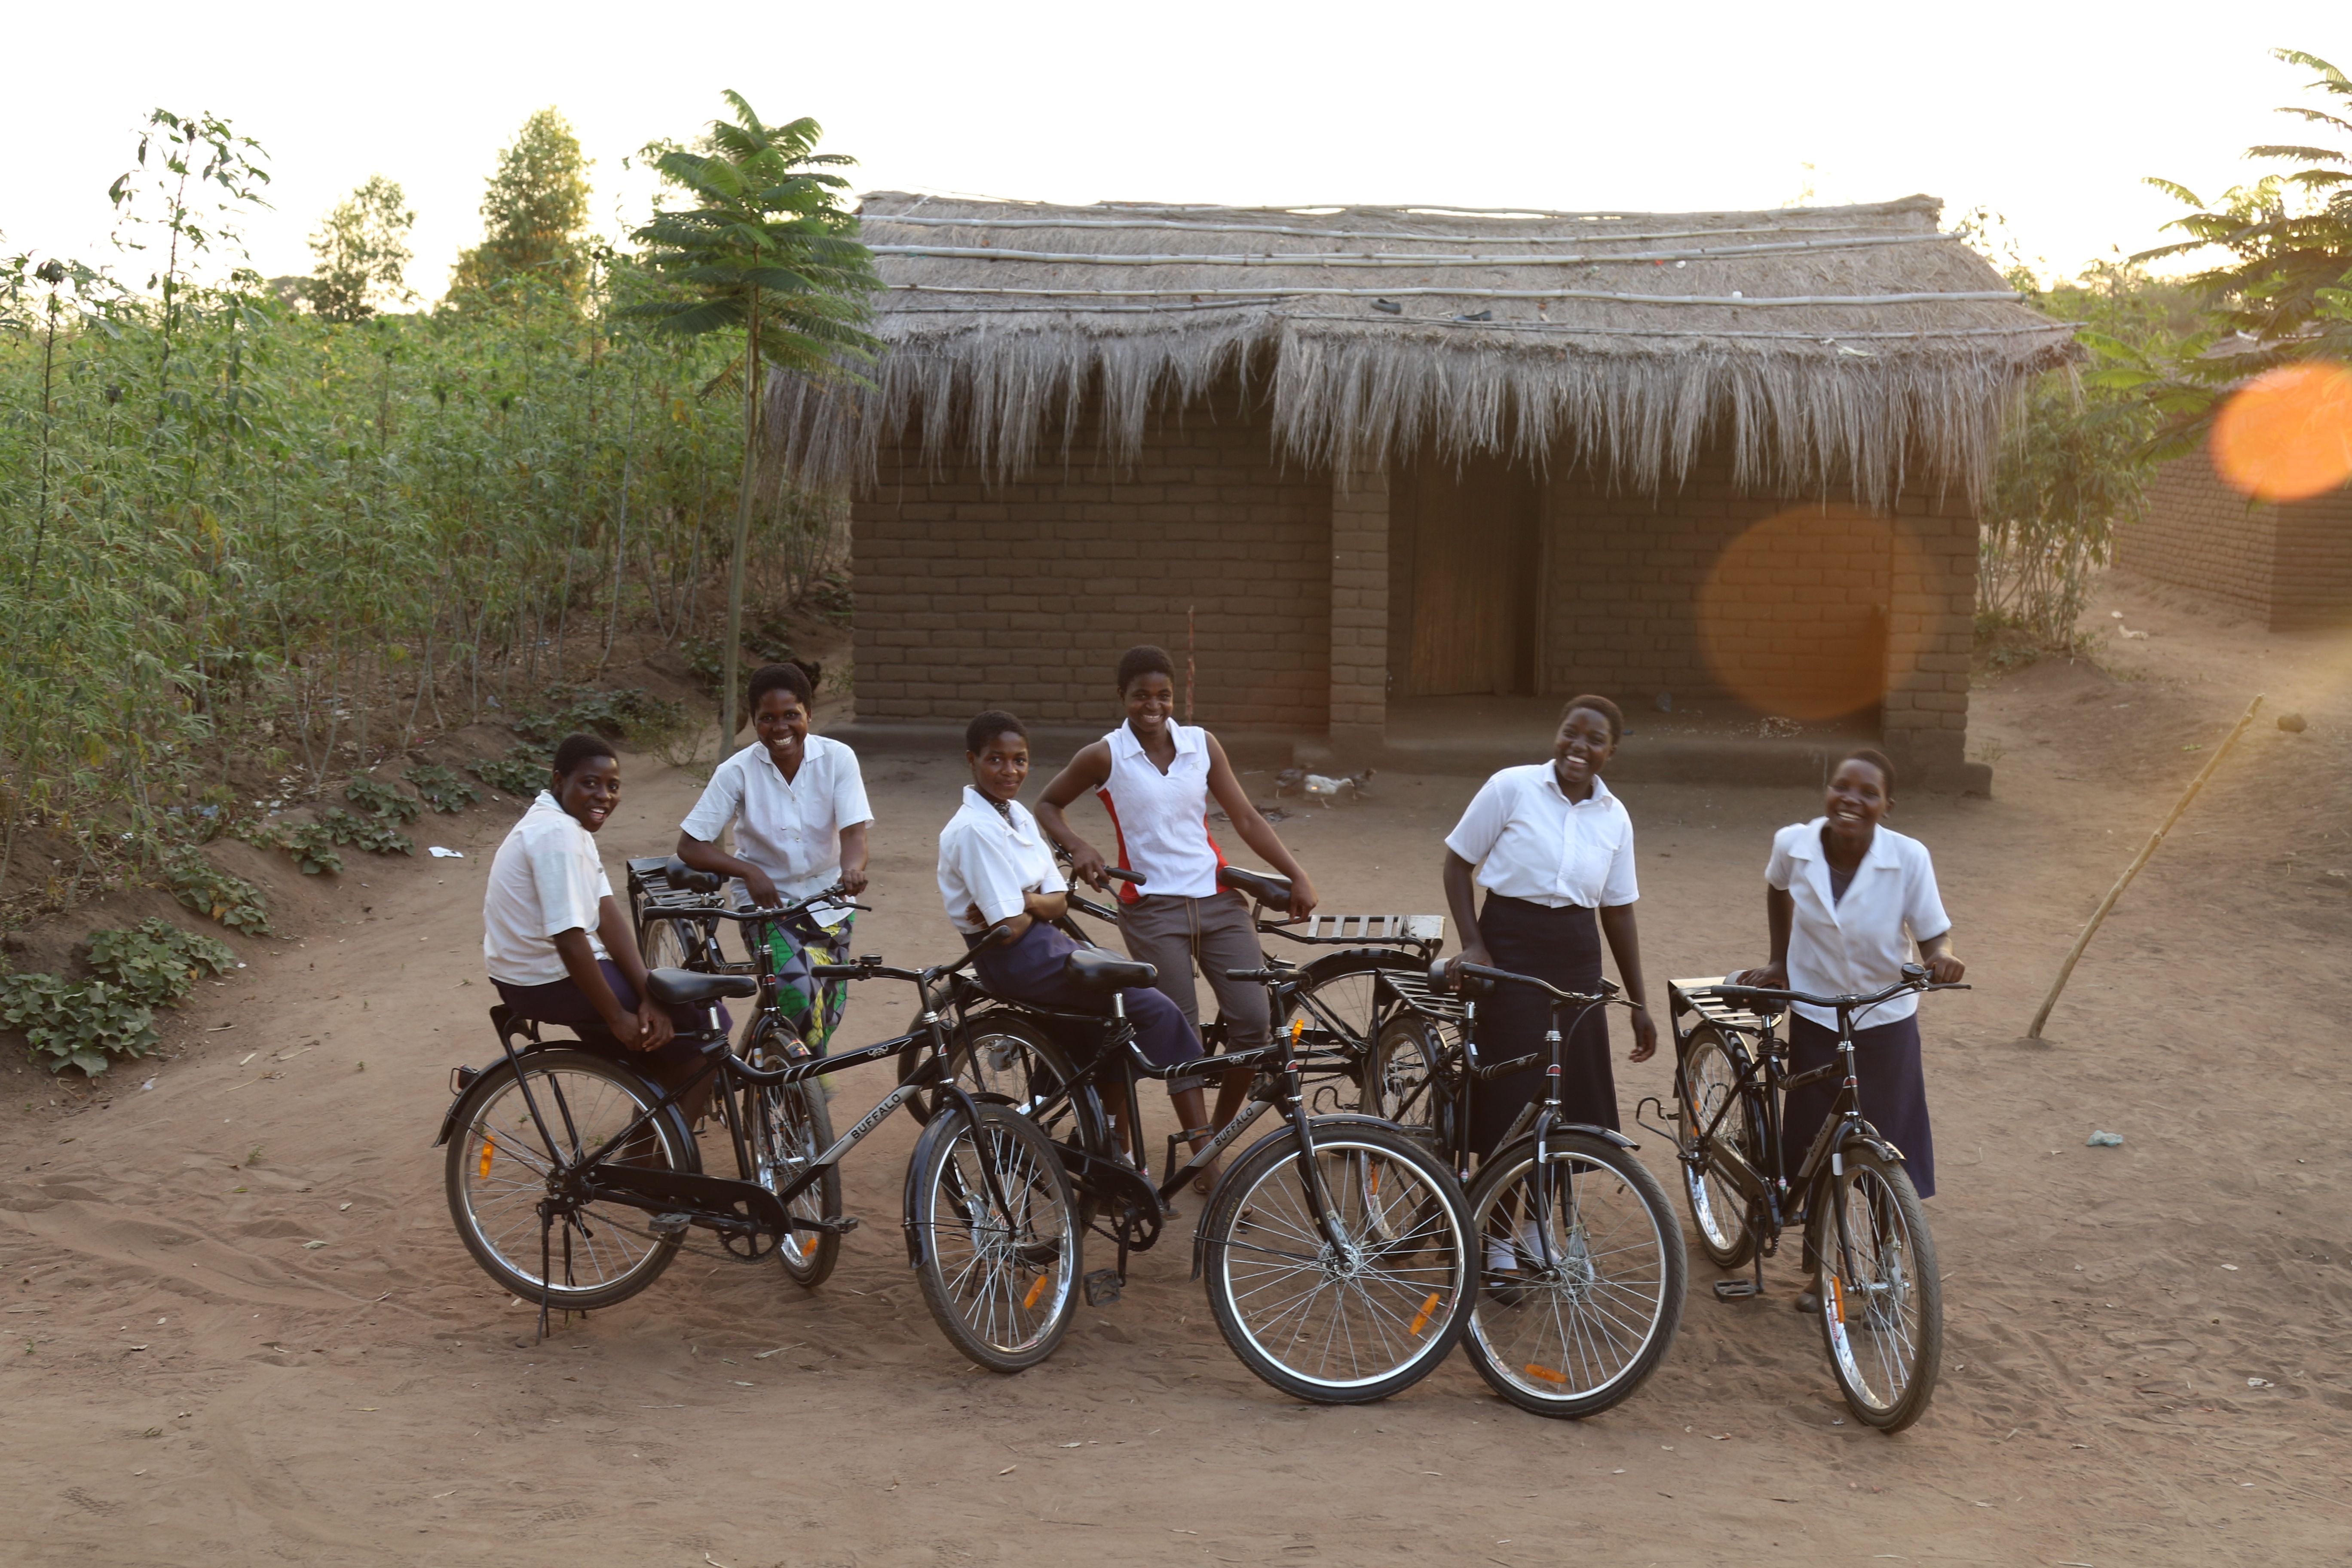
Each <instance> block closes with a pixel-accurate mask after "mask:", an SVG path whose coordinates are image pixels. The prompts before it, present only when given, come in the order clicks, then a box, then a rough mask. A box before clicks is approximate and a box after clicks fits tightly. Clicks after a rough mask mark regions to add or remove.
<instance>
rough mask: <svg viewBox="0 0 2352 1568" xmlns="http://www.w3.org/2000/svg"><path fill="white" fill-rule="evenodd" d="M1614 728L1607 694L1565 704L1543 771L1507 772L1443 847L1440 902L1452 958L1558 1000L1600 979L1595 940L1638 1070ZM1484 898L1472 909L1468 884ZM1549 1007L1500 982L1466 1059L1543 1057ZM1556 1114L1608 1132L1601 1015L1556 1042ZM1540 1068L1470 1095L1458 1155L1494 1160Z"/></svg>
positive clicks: (1605, 1032) (1640, 1000) (1634, 941)
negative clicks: (1612, 970) (1453, 944)
mask: <svg viewBox="0 0 2352 1568" xmlns="http://www.w3.org/2000/svg"><path fill="white" fill-rule="evenodd" d="M1624 732H1625V718H1624V715H1623V714H1622V713H1621V712H1619V711H1618V709H1617V704H1615V703H1614V702H1612V701H1610V700H1609V699H1607V698H1606V697H1578V698H1575V699H1572V700H1570V702H1569V704H1568V707H1567V708H1566V710H1563V711H1562V712H1561V714H1560V718H1559V733H1558V734H1557V735H1555V736H1554V737H1553V740H1552V758H1551V761H1550V762H1549V763H1530V764H1528V765H1527V766H1525V767H1517V768H1505V769H1504V770H1503V771H1502V772H1501V773H1496V775H1495V776H1494V777H1493V778H1490V779H1488V780H1487V781H1486V784H1485V785H1484V786H1483V787H1482V788H1481V789H1480V790H1479V791H1478V793H1477V795H1475V797H1474V798H1473V799H1472V800H1471V802H1470V808H1469V809H1468V810H1467V811H1465V812H1464V813H1463V814H1462V821H1461V822H1460V824H1459V825H1457V826H1455V827H1454V831H1453V832H1452V833H1451V834H1449V835H1447V837H1446V839H1445V901H1446V904H1447V905H1448V907H1449V908H1451V909H1452V910H1453V911H1454V927H1455V929H1456V930H1458V931H1461V932H1462V938H1463V942H1462V952H1461V954H1460V956H1459V957H1458V958H1457V959H1456V960H1455V962H1456V963H1462V962H1467V963H1484V964H1490V965H1492V966H1494V967H1495V968H1497V969H1507V970H1510V971H1512V972H1514V973H1519V974H1532V975H1534V976H1536V977H1537V978H1538V979H1539V980H1544V981H1548V982H1549V983H1550V984H1553V985H1557V986H1559V988H1560V989H1561V990H1563V991H1583V992H1591V991H1593V990H1595V989H1597V988H1598V986H1599V984H1600V981H1601V935H1602V933H1604V932H1605V933H1606V934H1607V936H1608V938H1609V951H1610V952H1611V953H1612V955H1614V957H1615V958H1616V960H1617V973H1618V976H1619V978H1620V979H1621V980H1622V982H1623V984H1624V987H1625V995H1626V998H1627V999H1628V1000H1629V1001H1631V1002H1632V1003H1633V1005H1634V1012H1633V1054H1632V1056H1631V1057H1630V1058H1628V1059H1629V1060H1633V1061H1637V1062H1641V1061H1647V1060H1649V1059H1650V1057H1651V1056H1652V1054H1653V1053H1654V1052H1655V1051H1656V1050H1657V1048H1658V1028H1657V1026H1656V1025H1655V1024H1654V1023H1652V1022H1651V1021H1650V1015H1649V1013H1648V1011H1647V1010H1646V1008H1645V1007H1644V1005H1643V1004H1644V1003H1645V1001H1646V1000H1647V996H1648V993H1647V991H1646V990H1645V989H1644V987H1643V984H1642V939H1641V935H1640V932H1639V931H1637V930H1636V928H1635V926H1634V922H1633V900H1635V899H1636V898H1638V897H1639V896H1640V890H1639V889H1638V888H1637V887H1636V886H1635V884H1634V878H1633V818H1632V817H1630V816H1627V815H1626V813H1625V807H1624V806H1623V805H1622V804H1620V803H1619V801H1618V799H1617V797H1616V796H1615V795H1612V794H1610V793H1609V786H1608V785H1606V784H1602V783H1601V769H1602V768H1603V767H1604V766H1606V765H1607V763H1608V762H1609V759H1610V757H1611V756H1612V755H1613V754H1614V753H1615V752H1616V750H1617V742H1618V741H1619V739H1620V738H1622V736H1623V734H1624ZM1474 871H1475V879H1476V885H1477V886H1478V887H1483V888H1485V889H1486V907H1485V908H1484V909H1483V910H1480V909H1475V907H1474V905H1475V898H1476V894H1475V890H1474V889H1473V886H1472V879H1473V873H1474ZM1550 1017H1551V1012H1550V1004H1549V1000H1548V999H1547V998H1545V997H1543V996H1540V995H1538V994H1535V993H1532V992H1529V991H1528V990H1526V989H1525V988H1524V987H1519V986H1502V987H1498V988H1497V989H1496V992H1495V994H1493V995H1492V996H1490V997H1487V998H1486V999H1485V1000H1482V1001H1481V1002H1480V1003H1479V1005H1478V1021H1479V1029H1478V1054H1479V1055H1480V1056H1481V1057H1483V1058H1486V1059H1487V1060H1489V1061H1506V1060H1508V1059H1510V1058H1514V1057H1521V1056H1526V1055H1528V1054H1529V1053H1530V1052H1537V1051H1541V1050H1542V1049H1543V1039H1544V1035H1545V1033H1546V1032H1547V1031H1548V1030H1549V1027H1550ZM1565 1043H1566V1047H1567V1048H1566V1051H1565V1053H1564V1058H1565V1059H1564V1062H1563V1068H1564V1070H1563V1071H1562V1074H1561V1080H1560V1100H1561V1110H1562V1112H1563V1113H1564V1114H1565V1115H1566V1116H1567V1118H1568V1119H1569V1120H1570V1121H1583V1122H1589V1123H1591V1124H1592V1125H1594V1126H1599V1127H1608V1128H1612V1129H1613V1128H1615V1127H1616V1126H1617V1085H1616V1081H1615V1079H1613V1078H1612V1076H1611V1073H1610V1069H1609V1024H1608V1016H1607V1012H1606V1010H1605V1009H1602V1008H1600V1007H1594V1008H1591V1009H1589V1010H1588V1011H1587V1012H1586V1013H1585V1014H1584V1016H1583V1017H1582V1018H1581V1020H1580V1021H1578V1022H1577V1023H1576V1026H1575V1027H1574V1029H1573V1031H1572V1032H1571V1033H1570V1035H1569V1036H1568V1037H1567V1039H1566V1042H1565ZM1543 1080H1544V1068H1543V1065H1542V1064H1540V1063H1539V1064H1538V1065H1537V1066H1535V1067H1531V1068H1527V1069H1525V1070H1524V1071H1521V1072H1517V1073H1513V1074H1510V1075H1509V1076H1507V1077H1505V1078H1500V1079H1496V1080H1494V1081H1493V1082H1492V1083H1486V1084H1481V1085H1479V1086H1478V1088H1477V1089H1475V1091H1474V1092H1473V1093H1472V1095H1471V1121H1470V1147H1471V1149H1472V1150H1473V1151H1474V1152H1476V1153H1478V1154H1480V1155H1482V1156H1483V1155H1486V1154H1489V1153H1492V1152H1494V1149H1495V1146H1496V1144H1497V1143H1499V1142H1502V1137H1503V1134H1504V1133H1505V1132H1506V1131H1509V1129H1510V1125H1511V1123H1512V1122H1513V1121H1517V1118H1518V1114H1519V1112H1520V1111H1521V1110H1524V1109H1525V1108H1526V1107H1527V1105H1528V1102H1530V1101H1531V1100H1534V1099H1536V1098H1537V1096H1538V1094H1539V1093H1540V1092H1541V1091H1542V1088H1543Z"/></svg>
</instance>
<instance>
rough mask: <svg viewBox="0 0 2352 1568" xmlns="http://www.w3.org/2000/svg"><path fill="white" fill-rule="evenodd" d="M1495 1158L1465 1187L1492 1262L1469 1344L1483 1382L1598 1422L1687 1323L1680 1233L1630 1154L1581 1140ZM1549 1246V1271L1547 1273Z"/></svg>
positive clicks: (1517, 1146) (1528, 1146)
mask: <svg viewBox="0 0 2352 1568" xmlns="http://www.w3.org/2000/svg"><path fill="white" fill-rule="evenodd" d="M1547 1153H1548V1155H1549V1161H1548V1163H1549V1166H1550V1172H1549V1175H1550V1180H1549V1189H1550V1191H1549V1202H1548V1203H1547V1201H1546V1197H1545V1194H1544V1192H1543V1190H1542V1189H1543V1187H1544V1185H1546V1184H1545V1183H1543V1182H1541V1181H1540V1180H1539V1179H1538V1174H1537V1166H1536V1142H1535V1140H1534V1139H1533V1138H1531V1137H1530V1138H1523V1139H1521V1140H1519V1141H1518V1142H1514V1143H1511V1144H1509V1145H1507V1147H1505V1148H1503V1149H1500V1150H1497V1151H1496V1153H1495V1155H1494V1157H1493V1158H1492V1159H1490V1160H1488V1161H1486V1163H1485V1165H1484V1166H1483V1167H1481V1169H1480V1171H1479V1173H1478V1179H1477V1181H1476V1182H1475V1183H1473V1184H1472V1185H1471V1188H1470V1215H1471V1223H1472V1224H1473V1225H1474V1226H1475V1227H1476V1233H1477V1235H1478V1236H1479V1237H1481V1241H1482V1246H1483V1247H1484V1250H1485V1253H1486V1256H1485V1258H1483V1259H1482V1262H1483V1264H1484V1267H1483V1268H1482V1269H1481V1272H1480V1280H1479V1290H1478V1295H1477V1301H1476V1304H1475V1305H1474V1306H1473V1307H1472V1308H1471V1310H1470V1323H1469V1329H1468V1331H1467V1333H1466V1334H1465V1337H1464V1339H1463V1345H1464V1347H1465V1349H1467V1350H1468V1352H1470V1360H1471V1363H1472V1364H1473V1365H1475V1366H1476V1367H1477V1369H1478V1375H1479V1376H1481V1377H1483V1378H1485V1379H1486V1382H1487V1384H1489V1385H1490V1386H1491V1387H1492V1388H1493V1389H1494V1390H1495V1392H1496V1393H1497V1394H1501V1395H1502V1396H1503V1397H1504V1398H1506V1399H1507V1400H1509V1401H1510V1402H1511V1403H1512V1404H1514V1405H1517V1406H1518V1407H1519V1408H1520V1409H1522V1410H1528V1411H1532V1412H1534V1413H1535V1414H1536V1415H1554V1416H1583V1415H1598V1414H1600V1413H1601V1411H1603V1410H1606V1409H1608V1408H1610V1407H1611V1406H1612V1405H1616V1404H1617V1403H1618V1402H1619V1401H1621V1400H1622V1399H1624V1398H1625V1397H1626V1396H1627V1395H1629V1394H1632V1393H1633V1391H1634V1390H1635V1389H1637V1388H1639V1387H1640V1386H1641V1385H1642V1384H1643V1380H1644V1379H1646V1378H1647V1377H1648V1376H1649V1375H1650V1373H1653V1372H1654V1371H1656V1370H1657V1365H1658V1363H1659V1362H1660V1361H1661V1360H1662V1359H1664V1356H1665V1353H1666V1349H1667V1347H1668V1346H1669V1345H1671V1344H1673V1343H1674V1339H1675V1330H1676V1329H1677V1328H1678V1327H1679V1326H1680V1325H1681V1323H1682V1313H1683V1289H1684V1276H1685V1262H1684V1256H1683V1246H1682V1236H1681V1229H1682V1227H1681V1226H1679V1225H1677V1224H1676V1223H1675V1211H1674V1205H1672V1204H1671V1203H1670V1202H1669V1201H1668V1200H1667V1197H1666V1190H1665V1188H1664V1186H1662V1185H1660V1184H1659V1183H1658V1179H1657V1177H1655V1176H1654V1175H1652V1174H1651V1173H1650V1172H1649V1168H1648V1167H1647V1166H1645V1165H1643V1163H1641V1161H1639V1160H1637V1159H1635V1158H1634V1157H1633V1152H1631V1151H1630V1150H1625V1149H1621V1148H1619V1147H1618V1146H1617V1145H1616V1144H1614V1143H1612V1142H1609V1141H1608V1140H1607V1139H1605V1138H1598V1137H1594V1136H1593V1135H1591V1133H1585V1132H1556V1133H1554V1134H1553V1135H1552V1136H1551V1137H1550V1139H1549V1140H1548V1148H1547ZM1547 1237H1548V1238H1549V1242H1550V1253H1551V1257H1552V1258H1553V1260H1554V1261H1553V1263H1552V1266H1551V1267H1550V1268H1546V1267H1545V1266H1544V1261H1543V1259H1544V1246H1543V1244H1544V1241H1545V1239H1546V1238H1547Z"/></svg>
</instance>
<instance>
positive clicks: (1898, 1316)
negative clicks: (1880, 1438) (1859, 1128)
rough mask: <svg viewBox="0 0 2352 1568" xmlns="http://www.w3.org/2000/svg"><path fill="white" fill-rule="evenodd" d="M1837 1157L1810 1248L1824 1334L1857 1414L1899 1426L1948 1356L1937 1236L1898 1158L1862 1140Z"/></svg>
mask: <svg viewBox="0 0 2352 1568" xmlns="http://www.w3.org/2000/svg"><path fill="white" fill-rule="evenodd" d="M1838 1167H1839V1168H1837V1169H1835V1170H1833V1171H1823V1172H1822V1173H1821V1174H1820V1176H1819V1177H1818V1178H1816V1180H1815V1182H1814V1184H1813V1198H1814V1201H1813V1202H1812V1203H1811V1204H1810V1205H1807V1209H1806V1215H1807V1218H1806V1224H1805V1251H1806V1253H1807V1255H1808V1256H1809V1257H1811V1258H1815V1259H1817V1260H1818V1267H1819V1268H1820V1269H1821V1286H1820V1290H1819V1294H1820V1296H1821V1303H1822V1304H1821V1312H1820V1317H1821V1321H1822V1347H1823V1348H1824V1349H1825V1350H1827V1351H1828V1352H1829V1358H1830V1371H1831V1372H1832V1373H1833V1374H1834V1375H1835V1376H1836V1378H1837V1382H1838V1389H1839V1392H1840V1393H1842V1394H1844V1395H1845V1402H1846V1405H1848V1406H1849V1407H1850V1408H1851V1409H1852V1410H1853V1413H1854V1415H1857V1416H1858V1417H1860V1418H1861V1420H1862V1421H1863V1423H1864V1425H1866V1426H1875V1427H1877V1428H1878V1429H1879V1430H1880V1431H1882V1432H1886V1433H1895V1432H1900V1431H1902V1430H1903V1429H1904V1428H1905V1427H1906V1426H1910V1425H1911V1424H1912V1423H1913V1422H1915V1421H1916V1420H1918V1419H1919V1417H1920V1416H1921V1415H1925V1414H1926V1413H1927V1403H1928V1401H1929V1400H1930V1399H1932V1398H1934V1397H1935V1393H1936V1378H1937V1373H1939V1372H1940V1371H1941V1369H1942V1364H1943V1359H1944V1288H1943V1285H1942V1283H1941V1281H1940V1279H1938V1277H1937V1271H1936V1243H1935V1238H1934V1237H1932V1236H1931V1235H1929V1233H1928V1230H1927V1209H1926V1208H1925V1206H1923V1205H1921V1204H1920V1202H1919V1194H1918V1192H1917V1190H1916V1189H1915V1188H1914V1187H1913V1186H1912V1185H1911V1173H1909V1172H1908V1171H1906V1170H1905V1169H1904V1168H1903V1163H1902V1162H1901V1161H1900V1160H1889V1159H1888V1158H1886V1157H1885V1155H1884V1154H1882V1153H1880V1152H1879V1151H1878V1149H1877V1148H1876V1147H1875V1146H1874V1145H1873V1144H1870V1143H1867V1142H1862V1141H1861V1140H1859V1139H1855V1140H1853V1141H1850V1142H1847V1143H1846V1144H1845V1145H1844V1147H1843V1149H1842V1150H1841V1151H1840V1157H1839V1160H1838ZM1857 1210H1858V1211H1859V1212H1858V1213H1857Z"/></svg>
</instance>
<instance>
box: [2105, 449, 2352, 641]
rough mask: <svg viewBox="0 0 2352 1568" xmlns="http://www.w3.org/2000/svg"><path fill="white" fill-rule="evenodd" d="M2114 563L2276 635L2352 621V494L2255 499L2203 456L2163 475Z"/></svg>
mask: <svg viewBox="0 0 2352 1568" xmlns="http://www.w3.org/2000/svg"><path fill="white" fill-rule="evenodd" d="M2116 564H2117V565H2118V566H2121V567H2123V568H2125V569H2126V570H2127V571H2130V572H2134V573H2137V574H2139V575H2141V576H2144V577H2148V578H2152V579H2154V580H2155V581H2157V582H2159V583H2167V584H2173V585H2174V586H2177V587H2182V588H2189V589H2193V590H2195V591H2196V592H2198V593H2200V594H2202V595H2207V596H2209V597H2210V598H2213V599H2215V600H2218V601H2220V602H2221V603H2222V604H2225V605H2231V606H2232V607H2234V608H2237V609H2240V610H2243V611H2245V612H2247V613H2248V614H2250V615H2252V616H2255V617H2257V618H2258V619H2260V620H2261V621H2262V623H2263V625H2264V626H2267V627H2269V628H2270V629H2271V630H2272V631H2293V630H2297V629H2301V628H2305V627H2312V626H2341V625H2344V624H2346V623H2347V622H2352V489H2338V490H2336V491H2334V492H2332V493H2330V494H2328V495H2324V496H2317V497H2315V498H2313V499H2312V500H2303V501H2294V502H2290V503H2288V504H2286V505H2284V506H2263V505H2259V504H2255V503H2252V502H2249V501H2248V500H2247V499H2246V498H2245V497H2244V496H2242V495H2241V494H2240V493H2239V492H2238V491H2236V490H2234V489H2231V488H2230V486H2229V485H2228V484H2226V483H2224V482H2223V481H2222V479H2221V476H2220V475H2218V474H2216V473H2215V472H2214V471H2213V466H2212V464H2211V463H2210V461H2209V460H2208V459H2207V458H2206V455H2205V454H2204V453H2203V452H2201V451H2200V452H2195V453H2192V454H2190V455H2189V456H2188V457H2185V458H2175V459H2174V460H2173V461H2171V462H2169V463H2167V464H2165V465H2164V466H2163V467H2162V468H2158V470H2157V472H2156V478H2155V479H2154V480H2153V481H2152V482H2151V483H2150V484H2149V486H2148V495H2147V517H2145V518H2144V519H2142V520H2141V521H2138V522H2137V523H2134V524H2133V525H2131V526H2130V527H2128V528H2126V529H2123V530H2122V531H2119V532H2118V533H2117V534H2116Z"/></svg>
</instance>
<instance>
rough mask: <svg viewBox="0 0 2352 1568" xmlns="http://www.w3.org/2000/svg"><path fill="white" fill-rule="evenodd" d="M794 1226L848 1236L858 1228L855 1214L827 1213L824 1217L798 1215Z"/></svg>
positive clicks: (827, 1233) (794, 1227)
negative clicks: (804, 1217)
mask: <svg viewBox="0 0 2352 1568" xmlns="http://www.w3.org/2000/svg"><path fill="white" fill-rule="evenodd" d="M856 1228H857V1216H856V1215H854V1214H833V1215H825V1216H824V1218H823V1219H800V1218H797V1217H796V1218H795V1219H794V1220H793V1229H794V1230H814V1231H822V1232H824V1234H825V1235H827V1236H847V1235H848V1234H849V1233H850V1232H851V1231H853V1230H856Z"/></svg>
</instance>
